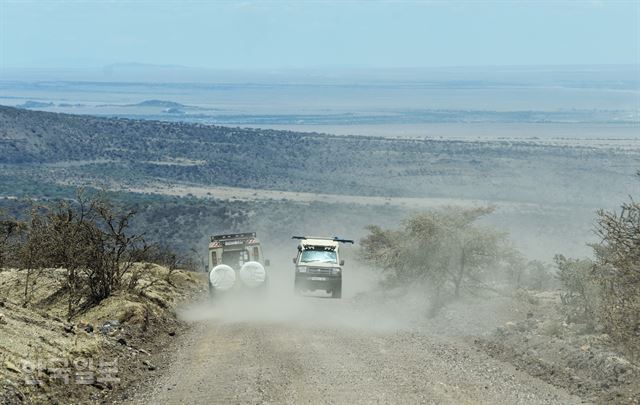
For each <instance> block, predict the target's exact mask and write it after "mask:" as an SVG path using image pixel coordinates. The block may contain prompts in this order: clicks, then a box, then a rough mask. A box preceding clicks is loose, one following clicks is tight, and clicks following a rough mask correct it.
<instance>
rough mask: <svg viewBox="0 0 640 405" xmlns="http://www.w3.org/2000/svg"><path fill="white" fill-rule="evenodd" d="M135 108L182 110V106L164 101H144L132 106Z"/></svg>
mask: <svg viewBox="0 0 640 405" xmlns="http://www.w3.org/2000/svg"><path fill="white" fill-rule="evenodd" d="M133 105H134V106H136V107H163V108H183V107H186V105H184V104H180V103H176V102H175V101H166V100H145V101H141V102H139V103H137V104H133Z"/></svg>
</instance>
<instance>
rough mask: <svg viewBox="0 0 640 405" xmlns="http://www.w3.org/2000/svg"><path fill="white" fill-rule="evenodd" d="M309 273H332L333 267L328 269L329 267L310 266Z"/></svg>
mask: <svg viewBox="0 0 640 405" xmlns="http://www.w3.org/2000/svg"><path fill="white" fill-rule="evenodd" d="M307 273H309V274H313V275H323V276H326V275H331V273H332V269H330V268H329V269H327V268H321V267H309V268H308V269H307Z"/></svg>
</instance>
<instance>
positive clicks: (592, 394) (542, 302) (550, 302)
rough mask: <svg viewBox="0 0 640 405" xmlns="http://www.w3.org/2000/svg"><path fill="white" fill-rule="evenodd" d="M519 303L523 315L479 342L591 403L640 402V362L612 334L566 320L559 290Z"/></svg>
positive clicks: (478, 341)
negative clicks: (632, 357)
mask: <svg viewBox="0 0 640 405" xmlns="http://www.w3.org/2000/svg"><path fill="white" fill-rule="evenodd" d="M518 306H519V307H520V308H521V310H520V315H519V316H514V317H513V318H512V320H511V321H508V322H505V323H504V324H503V325H502V326H500V327H498V328H497V329H496V330H495V332H494V333H492V334H490V335H488V336H484V337H482V338H478V339H477V340H475V343H476V345H477V346H479V347H481V348H482V349H483V350H484V351H485V352H487V353H488V354H489V355H491V356H492V357H494V358H496V359H498V360H501V361H504V362H507V363H511V364H513V365H514V366H515V367H516V368H517V369H518V370H522V371H524V372H526V373H528V374H529V375H532V376H534V377H537V378H539V379H541V380H543V381H546V382H548V383H550V384H553V385H555V386H557V387H561V388H564V389H566V390H567V391H569V392H570V393H572V394H574V395H578V396H580V397H581V398H583V399H585V400H587V401H589V402H595V403H615V404H640V366H639V365H638V364H636V363H634V362H633V361H632V359H631V358H630V356H628V355H625V352H624V350H622V349H621V348H619V347H617V346H616V344H615V343H614V342H613V341H612V340H611V338H610V337H609V335H607V334H606V333H603V332H602V331H598V330H590V329H589V328H588V327H587V325H585V324H578V323H571V322H567V321H565V319H564V318H565V317H564V316H563V315H562V313H561V303H560V294H559V292H558V291H547V292H541V293H537V294H532V295H528V300H527V302H524V301H523V300H519V303H518Z"/></svg>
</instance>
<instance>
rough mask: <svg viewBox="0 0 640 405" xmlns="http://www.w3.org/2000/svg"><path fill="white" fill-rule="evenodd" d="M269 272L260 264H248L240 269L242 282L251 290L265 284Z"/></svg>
mask: <svg viewBox="0 0 640 405" xmlns="http://www.w3.org/2000/svg"><path fill="white" fill-rule="evenodd" d="M266 279H267V271H266V270H265V269H264V266H262V264H260V263H258V262H246V263H245V264H243V265H242V267H241V268H240V280H242V283H243V284H244V285H246V286H247V287H249V288H256V287H259V286H261V285H262V284H264V282H265V280H266Z"/></svg>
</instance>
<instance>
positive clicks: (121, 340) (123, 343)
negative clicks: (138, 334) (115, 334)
mask: <svg viewBox="0 0 640 405" xmlns="http://www.w3.org/2000/svg"><path fill="white" fill-rule="evenodd" d="M116 342H118V343H120V344H121V345H123V346H126V345H127V341H126V340H125V339H124V338H123V337H120V338H118V340H117V341H116Z"/></svg>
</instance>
